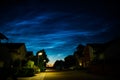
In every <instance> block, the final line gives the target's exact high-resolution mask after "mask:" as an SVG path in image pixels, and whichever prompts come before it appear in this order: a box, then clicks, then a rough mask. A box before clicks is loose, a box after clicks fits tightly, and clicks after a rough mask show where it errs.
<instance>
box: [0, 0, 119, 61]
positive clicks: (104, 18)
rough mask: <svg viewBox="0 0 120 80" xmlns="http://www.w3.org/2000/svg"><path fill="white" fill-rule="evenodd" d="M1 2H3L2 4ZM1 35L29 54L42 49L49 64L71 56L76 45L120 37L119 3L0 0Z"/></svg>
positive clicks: (75, 0) (76, 0)
mask: <svg viewBox="0 0 120 80" xmlns="http://www.w3.org/2000/svg"><path fill="white" fill-rule="evenodd" d="M3 1H4V2H3ZM3 1H0V32H1V33H3V34H4V35H6V36H7V37H8V38H9V42H23V43H25V45H26V48H27V50H28V51H33V52H34V54H36V52H37V51H39V50H41V49H45V51H46V53H47V55H48V58H49V59H50V63H53V62H54V61H55V60H60V59H62V60H63V59H64V58H65V57H66V56H67V55H72V54H73V52H74V51H75V49H76V47H77V45H78V44H83V45H85V44H86V43H103V42H107V41H109V40H112V39H114V38H117V37H119V36H120V31H119V24H120V22H119V21H120V20H119V19H120V16H119V14H120V13H119V12H118V11H119V3H118V2H117V1H115V0H113V1H109V2H107V1H105V0H104V1H102V0H95V1H92V0H89V1H79V0H73V1H69V0H66V1H65V0H64V1H62V0H56V1H52V0H41V1H40V0H3Z"/></svg>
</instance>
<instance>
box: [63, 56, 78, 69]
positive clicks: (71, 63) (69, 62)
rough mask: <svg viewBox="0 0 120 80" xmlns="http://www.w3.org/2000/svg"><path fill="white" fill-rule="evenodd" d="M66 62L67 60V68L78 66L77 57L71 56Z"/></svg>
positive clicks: (66, 58)
mask: <svg viewBox="0 0 120 80" xmlns="http://www.w3.org/2000/svg"><path fill="white" fill-rule="evenodd" d="M64 60H65V67H66V68H69V67H72V66H75V65H76V59H75V56H73V55H69V56H67V57H65V58H64Z"/></svg>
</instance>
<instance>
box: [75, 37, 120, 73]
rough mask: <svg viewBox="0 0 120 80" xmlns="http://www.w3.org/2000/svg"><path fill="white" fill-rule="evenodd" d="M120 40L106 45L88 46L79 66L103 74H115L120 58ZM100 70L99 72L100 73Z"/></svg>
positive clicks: (94, 44) (79, 60)
mask: <svg viewBox="0 0 120 80" xmlns="http://www.w3.org/2000/svg"><path fill="white" fill-rule="evenodd" d="M119 46H120V39H115V40H112V41H110V42H107V43H104V44H102V43H101V44H96V43H93V44H87V45H86V46H85V48H84V50H83V52H82V54H83V55H82V56H81V57H77V58H79V59H77V60H78V62H79V65H80V66H82V67H84V68H89V69H91V70H93V71H95V69H97V70H96V72H101V73H103V72H104V73H110V71H111V73H112V72H114V70H113V68H116V69H118V65H119V64H118V63H119V56H120V50H119V49H120V47H119ZM98 70H99V71H98Z"/></svg>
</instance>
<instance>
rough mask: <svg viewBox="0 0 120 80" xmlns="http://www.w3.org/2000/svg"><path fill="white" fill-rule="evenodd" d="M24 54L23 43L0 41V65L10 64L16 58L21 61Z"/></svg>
mask: <svg viewBox="0 0 120 80" xmlns="http://www.w3.org/2000/svg"><path fill="white" fill-rule="evenodd" d="M25 55H26V46H25V44H24V43H0V66H1V67H2V66H11V63H13V62H14V61H16V60H19V61H22V60H23V59H24V58H25Z"/></svg>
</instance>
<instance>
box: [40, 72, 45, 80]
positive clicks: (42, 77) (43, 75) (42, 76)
mask: <svg viewBox="0 0 120 80" xmlns="http://www.w3.org/2000/svg"><path fill="white" fill-rule="evenodd" d="M45 75H46V72H45V73H42V75H41V77H40V78H41V79H40V80H44V78H45Z"/></svg>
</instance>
